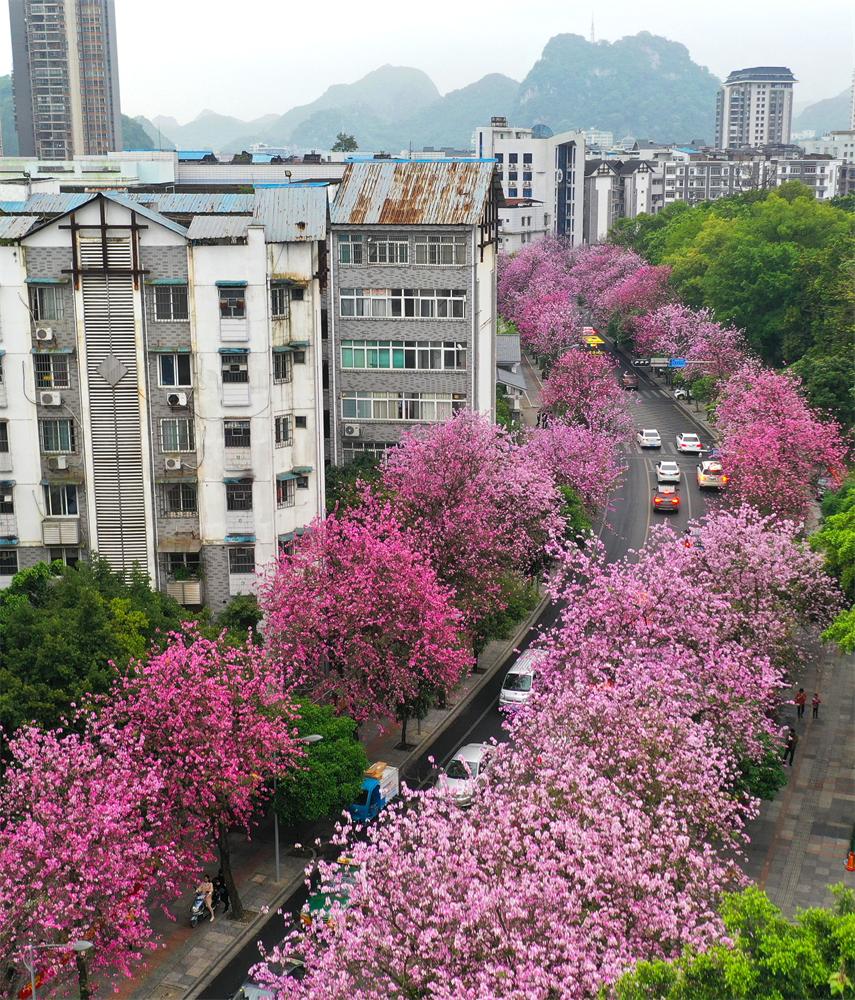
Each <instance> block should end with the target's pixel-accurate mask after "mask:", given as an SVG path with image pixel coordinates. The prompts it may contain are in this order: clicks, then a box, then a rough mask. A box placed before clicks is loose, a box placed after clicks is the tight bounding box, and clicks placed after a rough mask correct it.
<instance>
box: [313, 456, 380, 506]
mask: <svg viewBox="0 0 855 1000" xmlns="http://www.w3.org/2000/svg"><path fill="white" fill-rule="evenodd" d="M379 479H380V459H379V458H378V457H377V456H376V455H360V456H359V458H356V459H354V460H353V461H352V462H348V463H347V465H328V466H327V468H326V504H327V513H328V514H331V513H332V512H333V511H334V510H335V509H336V508H338V509H339V510H340V511H344V510H348V509H349V508H351V507H358V506H359V505H360V504H361V503H362V490H363V489H364V488H365V487H366V486H371V485H373V484H375V483H377V482H378V481H379Z"/></svg>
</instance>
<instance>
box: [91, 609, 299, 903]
mask: <svg viewBox="0 0 855 1000" xmlns="http://www.w3.org/2000/svg"><path fill="white" fill-rule="evenodd" d="M291 681H292V678H291V676H290V674H289V671H288V670H287V669H283V667H282V665H281V664H278V663H276V662H275V661H274V660H273V659H272V658H271V657H270V656H269V655H268V654H267V652H265V651H264V650H262V649H261V648H260V647H258V646H256V645H255V644H254V643H253V642H252V641H251V640H250V641H247V643H246V644H244V645H243V646H238V647H233V646H229V645H227V644H226V642H225V640H224V638H223V637H220V638H219V639H216V640H210V639H205V638H203V637H202V636H201V635H199V633H198V632H197V631H195V628H194V626H192V625H190V624H187V625H185V626H184V630H183V631H182V632H176V633H172V634H171V635H170V637H169V644H168V645H167V646H166V648H165V649H164V650H163V651H162V652H159V653H156V654H155V655H153V656H150V657H149V659H148V660H145V661H139V662H135V663H132V664H131V665H130V666H129V668H128V670H127V671H126V673H124V674H123V675H122V676H120V677H119V678H118V679H117V680H116V682H115V684H114V685H113V688H112V690H111V691H110V692H109V694H108V695H106V696H105V697H104V699H103V700H102V702H101V707H100V711H99V713H98V715H97V717H95V718H94V719H92V720H91V723H90V725H91V728H92V731H93V734H94V736H95V737H96V738H97V739H98V740H99V741H100V743H101V745H102V746H104V747H105V748H106V749H109V750H112V751H113V752H115V753H118V752H123V753H128V754H133V755H134V756H135V757H136V760H137V763H138V766H139V768H140V770H141V771H145V770H147V769H153V770H156V771H157V772H158V773H159V774H161V775H162V777H163V781H164V787H163V791H162V794H161V797H160V799H159V800H158V801H157V803H153V804H152V810H153V812H154V813H155V814H157V810H158V809H159V810H160V813H161V814H162V815H164V816H167V817H171V821H172V823H173V830H174V835H175V837H176V839H181V840H183V841H184V843H185V849H186V850H187V851H188V853H191V852H193V851H199V850H201V851H205V850H208V849H210V847H211V846H213V845H216V848H217V850H218V853H219V860H220V865H221V867H222V869H223V875H224V877H225V879H226V883H227V886H228V889H229V895H230V897H231V903H232V915H233V917H234V918H235V919H240V917H241V916H242V914H243V907H242V904H241V900H240V896H239V894H238V892H237V888H236V886H235V883H234V877H233V875H232V870H231V854H230V847H229V830H230V828H231V827H232V826H239V827H242V828H244V829H245V830H249V828H250V826H251V824H252V821H253V816H254V815H255V814H256V810H257V806H258V803H259V801H260V800H263V799H264V798H265V797H266V796H267V795H268V794H269V791H270V786H271V782H272V779H273V777H274V776H275V775H277V774H282V773H284V772H286V771H288V770H289V769H290V768H292V767H295V766H298V764H299V760H300V758H301V757H302V755H303V751H302V748H301V744H300V742H299V739H298V737H297V735H296V730H295V728H294V721H295V718H296V711H295V709H294V706H293V703H292V700H291V695H290V690H289V689H290V686H291ZM155 807H156V808H155Z"/></svg>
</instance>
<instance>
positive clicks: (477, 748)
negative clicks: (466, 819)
mask: <svg viewBox="0 0 855 1000" xmlns="http://www.w3.org/2000/svg"><path fill="white" fill-rule="evenodd" d="M489 751H490V745H489V744H488V743H467V744H466V746H464V747H461V748H460V749H459V750H458V751H457V753H456V754H455V755H454V756H453V757H452V758H451V760H450V761H449V762H448V767H447V768H446V769H445V773H444V774H443V775H442V776H441V777H440V787H442V788H444V789H447V790H448V791H449V792H450V793H451V795H452V797H453V798H454V801H455V802H456V803H457V805H459V806H464V807H465V806H470V805H472V795H473V793H474V791H475V782H476V781H477V780H478V779H479V777H481V775H482V774H484V771H485V768H486V760H485V757H486V756H487V754H488V753H489Z"/></svg>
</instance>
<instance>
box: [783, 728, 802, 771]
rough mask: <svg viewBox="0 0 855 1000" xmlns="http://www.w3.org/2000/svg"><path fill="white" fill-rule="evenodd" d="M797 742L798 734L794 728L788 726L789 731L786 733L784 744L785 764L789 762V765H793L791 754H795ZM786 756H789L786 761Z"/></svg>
mask: <svg viewBox="0 0 855 1000" xmlns="http://www.w3.org/2000/svg"><path fill="white" fill-rule="evenodd" d="M798 742H799V735H798V733H797V732H796V731H795V729H793V727H792V726H790V731H789V733H787V742H786V745H785V746H784V763H785V764H786V763H789V765H790V767H792V766H793V756H794V755H795V752H796V744H797V743H798ZM788 757H789V758H790V759H789V762H788V761H787V758H788Z"/></svg>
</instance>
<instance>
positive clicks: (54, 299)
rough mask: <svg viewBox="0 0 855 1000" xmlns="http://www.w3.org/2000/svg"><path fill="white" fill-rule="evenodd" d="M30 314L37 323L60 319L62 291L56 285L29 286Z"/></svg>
mask: <svg viewBox="0 0 855 1000" xmlns="http://www.w3.org/2000/svg"><path fill="white" fill-rule="evenodd" d="M30 312H31V313H32V314H33V319H34V320H35V321H36V322H37V323H40V322H42V321H44V320H49V319H62V289H61V288H59V287H57V286H56V285H30Z"/></svg>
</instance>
